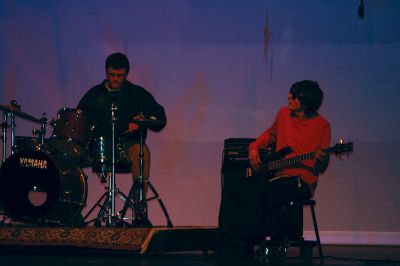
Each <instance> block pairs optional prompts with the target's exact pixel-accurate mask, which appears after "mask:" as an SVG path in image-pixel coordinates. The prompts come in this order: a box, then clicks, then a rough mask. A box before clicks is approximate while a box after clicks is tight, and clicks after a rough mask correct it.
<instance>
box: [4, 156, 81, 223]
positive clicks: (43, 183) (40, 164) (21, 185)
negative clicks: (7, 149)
mask: <svg viewBox="0 0 400 266" xmlns="http://www.w3.org/2000/svg"><path fill="white" fill-rule="evenodd" d="M86 198H87V180H86V176H85V174H84V173H83V171H82V169H80V168H78V167H76V166H73V165H72V164H71V163H67V161H64V162H58V161H56V160H54V159H53V158H51V157H49V156H48V155H47V154H45V153H42V152H40V151H20V152H17V153H14V154H13V155H11V156H10V157H9V158H8V159H7V160H6V161H5V162H4V163H3V165H2V167H1V169H0V205H1V206H2V209H3V211H4V212H5V213H6V214H7V215H9V216H10V217H11V218H13V219H14V220H16V221H20V222H25V223H29V224H53V225H74V226H78V225H82V222H83V221H82V219H81V217H82V216H81V215H80V212H81V211H82V209H83V207H84V206H85V205H86ZM78 214H79V216H78Z"/></svg>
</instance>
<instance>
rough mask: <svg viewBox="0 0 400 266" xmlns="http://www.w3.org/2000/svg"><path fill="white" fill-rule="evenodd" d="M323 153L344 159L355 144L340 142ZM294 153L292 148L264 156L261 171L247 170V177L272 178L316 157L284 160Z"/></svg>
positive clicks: (305, 156)
mask: <svg viewBox="0 0 400 266" xmlns="http://www.w3.org/2000/svg"><path fill="white" fill-rule="evenodd" d="M322 151H323V152H324V153H327V154H330V153H334V154H336V155H338V156H339V158H340V159H342V158H343V154H350V153H351V152H352V151H353V142H347V143H344V141H343V140H340V141H339V142H338V143H336V144H335V145H334V146H332V147H330V148H327V149H323V150H322ZM292 152H293V150H292V149H291V148H290V147H285V148H283V149H281V150H279V151H278V152H276V153H274V154H266V155H264V156H262V158H261V159H262V160H261V161H262V162H263V163H262V165H261V167H260V169H259V170H254V169H253V168H252V167H248V168H246V173H245V175H246V177H252V176H255V175H262V176H265V177H267V178H270V177H273V176H274V175H275V173H276V171H277V170H279V169H283V168H287V167H290V166H293V165H295V164H298V163H299V162H301V161H304V160H307V159H313V158H314V157H315V151H313V152H309V153H305V154H301V155H297V156H294V157H291V158H286V159H284V157H285V156H286V155H288V154H290V153H292Z"/></svg>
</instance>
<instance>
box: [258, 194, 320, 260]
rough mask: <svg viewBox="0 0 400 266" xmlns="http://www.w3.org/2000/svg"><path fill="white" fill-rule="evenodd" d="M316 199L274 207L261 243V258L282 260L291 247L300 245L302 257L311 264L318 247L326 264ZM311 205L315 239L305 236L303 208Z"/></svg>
mask: <svg viewBox="0 0 400 266" xmlns="http://www.w3.org/2000/svg"><path fill="white" fill-rule="evenodd" d="M315 204H316V202H315V200H303V201H292V202H289V203H288V204H284V205H281V206H279V207H278V208H276V209H274V210H273V211H272V212H271V213H270V215H269V218H268V223H267V224H268V226H267V228H268V232H267V238H266V239H265V240H264V241H263V243H262V244H261V250H260V252H261V254H260V255H259V259H261V260H262V261H264V262H271V261H274V260H282V259H284V258H285V257H286V253H287V250H288V249H289V247H298V248H299V253H300V257H301V258H302V259H303V261H304V262H305V263H309V264H311V261H312V254H313V252H312V251H313V248H314V247H315V246H317V247H318V254H319V261H320V265H323V264H324V255H323V252H322V246H321V240H320V238H319V232H318V225H317V218H316V215H315V209H314V206H315ZM304 206H309V207H310V210H311V216H312V221H313V225H314V233H315V238H316V239H315V240H305V239H304V237H303V208H304Z"/></svg>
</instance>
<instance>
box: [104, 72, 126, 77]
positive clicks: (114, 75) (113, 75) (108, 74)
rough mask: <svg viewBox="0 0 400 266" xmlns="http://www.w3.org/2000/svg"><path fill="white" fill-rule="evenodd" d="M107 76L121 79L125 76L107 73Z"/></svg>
mask: <svg viewBox="0 0 400 266" xmlns="http://www.w3.org/2000/svg"><path fill="white" fill-rule="evenodd" d="M107 76H109V77H110V78H123V77H126V74H115V73H107Z"/></svg>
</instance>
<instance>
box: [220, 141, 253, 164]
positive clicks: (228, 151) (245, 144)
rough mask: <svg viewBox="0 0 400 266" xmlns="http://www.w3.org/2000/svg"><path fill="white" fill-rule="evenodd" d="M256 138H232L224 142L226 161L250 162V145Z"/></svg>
mask: <svg viewBox="0 0 400 266" xmlns="http://www.w3.org/2000/svg"><path fill="white" fill-rule="evenodd" d="M253 141H255V139H254V138H230V139H226V140H225V141H224V161H242V160H245V161H248V153H249V144H250V143H251V142H253Z"/></svg>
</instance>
